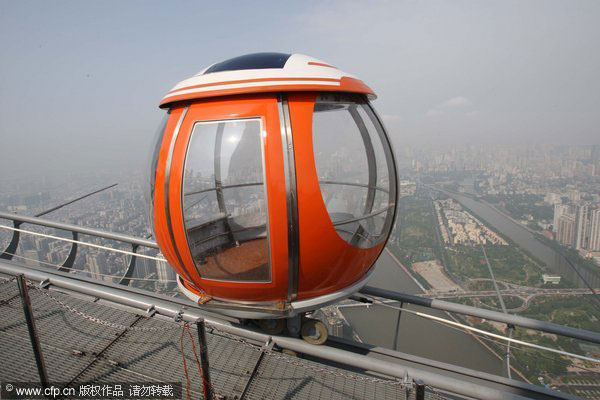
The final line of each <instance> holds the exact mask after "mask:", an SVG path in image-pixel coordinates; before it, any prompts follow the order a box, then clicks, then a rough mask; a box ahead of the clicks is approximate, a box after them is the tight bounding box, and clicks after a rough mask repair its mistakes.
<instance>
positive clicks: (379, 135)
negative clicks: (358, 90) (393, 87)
mask: <svg viewBox="0 0 600 400" xmlns="http://www.w3.org/2000/svg"><path fill="white" fill-rule="evenodd" d="M313 146H314V154H315V163H316V168H317V175H318V179H319V186H320V188H321V194H322V196H323V202H324V203H325V206H326V208H327V212H328V213H329V217H330V218H331V222H332V223H333V225H334V227H335V230H336V231H337V233H338V235H339V236H340V237H341V238H342V239H344V240H345V241H346V242H348V243H349V244H351V245H353V246H355V247H361V248H368V247H373V246H375V245H377V244H379V243H380V242H381V241H382V240H384V239H385V238H386V237H387V234H388V232H389V230H390V228H391V224H392V219H393V215H394V206H395V199H396V173H395V170H394V164H393V159H392V154H391V149H390V148H389V143H388V141H387V138H386V136H385V132H384V130H383V127H382V126H381V123H380V122H379V120H378V119H377V117H376V116H375V114H374V113H373V111H372V110H371V108H370V107H369V104H368V102H367V100H366V99H364V97H362V96H351V95H320V96H318V98H317V101H316V102H315V106H314V115H313Z"/></svg>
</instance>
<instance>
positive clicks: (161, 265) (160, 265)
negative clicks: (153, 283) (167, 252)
mask: <svg viewBox="0 0 600 400" xmlns="http://www.w3.org/2000/svg"><path fill="white" fill-rule="evenodd" d="M156 257H157V258H162V259H164V256H163V255H162V253H161V252H159V253H158V254H157V255H156ZM171 271H172V269H171V267H169V266H168V265H167V260H165V261H157V262H156V275H157V277H158V281H159V282H160V283H167V282H168V281H170V280H173V277H172V276H171V274H172V273H170V272H171Z"/></svg>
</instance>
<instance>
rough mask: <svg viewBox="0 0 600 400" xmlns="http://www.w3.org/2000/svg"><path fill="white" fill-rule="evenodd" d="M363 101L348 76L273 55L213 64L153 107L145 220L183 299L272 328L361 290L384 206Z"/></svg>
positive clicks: (382, 161) (392, 197)
mask: <svg viewBox="0 0 600 400" xmlns="http://www.w3.org/2000/svg"><path fill="white" fill-rule="evenodd" d="M374 98H375V94H374V93H373V91H372V90H371V89H370V88H369V87H368V86H366V85H365V84H364V83H363V82H362V81H360V80H359V79H357V78H356V77H354V76H352V75H349V74H346V73H344V72H342V71H340V70H338V69H337V68H335V67H332V66H330V65H328V64H325V63H323V62H321V61H319V60H316V59H313V58H311V57H307V56H304V55H301V54H293V55H290V54H282V53H258V54H249V55H245V56H241V57H237V58H233V59H230V60H227V61H224V62H221V63H217V64H214V65H212V66H210V67H208V68H206V69H205V70H204V71H202V72H200V73H199V74H197V75H195V76H194V77H192V78H190V79H187V80H185V81H183V82H181V83H179V84H178V85H176V86H175V87H174V88H173V89H172V90H171V91H170V92H169V93H168V94H167V95H166V96H165V97H164V98H163V100H162V102H161V107H162V108H164V109H167V111H168V112H167V117H166V119H165V121H164V123H163V125H162V126H161V128H160V130H159V134H158V139H157V144H156V147H155V151H154V155H153V158H152V165H151V167H150V168H151V177H150V185H151V188H150V197H151V205H152V216H153V224H154V232H155V236H156V240H157V242H158V244H159V246H160V249H161V251H162V253H163V254H164V256H165V257H166V259H167V260H168V261H169V264H170V265H171V266H172V267H173V268H174V269H175V270H176V272H177V274H178V276H179V287H180V289H181V290H182V292H183V293H184V294H185V295H186V296H187V297H189V298H192V299H194V300H197V301H199V302H201V303H204V304H206V305H214V306H215V307H220V308H222V309H223V310H235V312H232V314H236V313H237V314H240V313H242V314H243V315H245V316H247V317H249V318H266V317H269V318H273V317H274V316H277V315H279V316H290V315H295V314H297V313H301V312H304V311H310V310H314V309H317V308H319V307H322V306H324V305H326V304H329V303H332V302H335V301H337V300H340V299H342V298H344V297H347V296H349V295H350V294H352V293H354V292H356V291H357V290H359V289H360V288H361V287H362V286H363V285H364V284H365V283H366V282H367V280H368V278H369V275H370V273H371V272H372V266H373V264H374V263H375V261H376V259H377V257H378V256H379V254H380V253H381V251H382V250H383V248H384V246H385V243H386V240H387V238H388V236H389V233H390V229H391V227H392V224H393V221H394V216H395V206H396V200H397V194H396V193H397V191H396V182H397V179H396V170H395V164H394V158H393V154H392V149H391V146H390V142H389V139H388V137H387V135H386V132H385V130H384V127H383V125H382V123H381V121H380V120H379V118H378V117H377V115H376V113H375V111H374V109H373V108H372V106H371V104H370V102H369V100H370V99H374Z"/></svg>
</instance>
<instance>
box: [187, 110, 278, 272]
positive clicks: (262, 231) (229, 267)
mask: <svg viewBox="0 0 600 400" xmlns="http://www.w3.org/2000/svg"><path fill="white" fill-rule="evenodd" d="M262 131H263V128H262V122H261V120H260V119H245V120H227V121H211V122H197V123H196V124H195V125H194V128H193V131H192V135H191V138H190V142H189V145H188V149H187V153H186V158H185V167H184V175H183V202H182V204H183V217H184V225H185V231H186V236H187V241H188V245H189V248H190V252H191V255H192V258H193V260H194V263H195V265H196V268H197V269H198V272H199V274H200V276H201V277H202V278H203V279H214V280H224V281H243V282H269V281H270V280H271V263H270V253H269V237H268V225H267V206H266V188H265V177H264V152H263V142H262V137H263V135H262Z"/></svg>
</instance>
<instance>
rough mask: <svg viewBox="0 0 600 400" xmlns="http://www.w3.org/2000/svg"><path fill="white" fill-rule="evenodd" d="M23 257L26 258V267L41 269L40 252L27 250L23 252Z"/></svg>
mask: <svg viewBox="0 0 600 400" xmlns="http://www.w3.org/2000/svg"><path fill="white" fill-rule="evenodd" d="M23 257H25V265H29V266H31V267H39V266H40V261H39V259H38V252H37V250H35V249H31V250H25V251H24V252H23Z"/></svg>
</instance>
